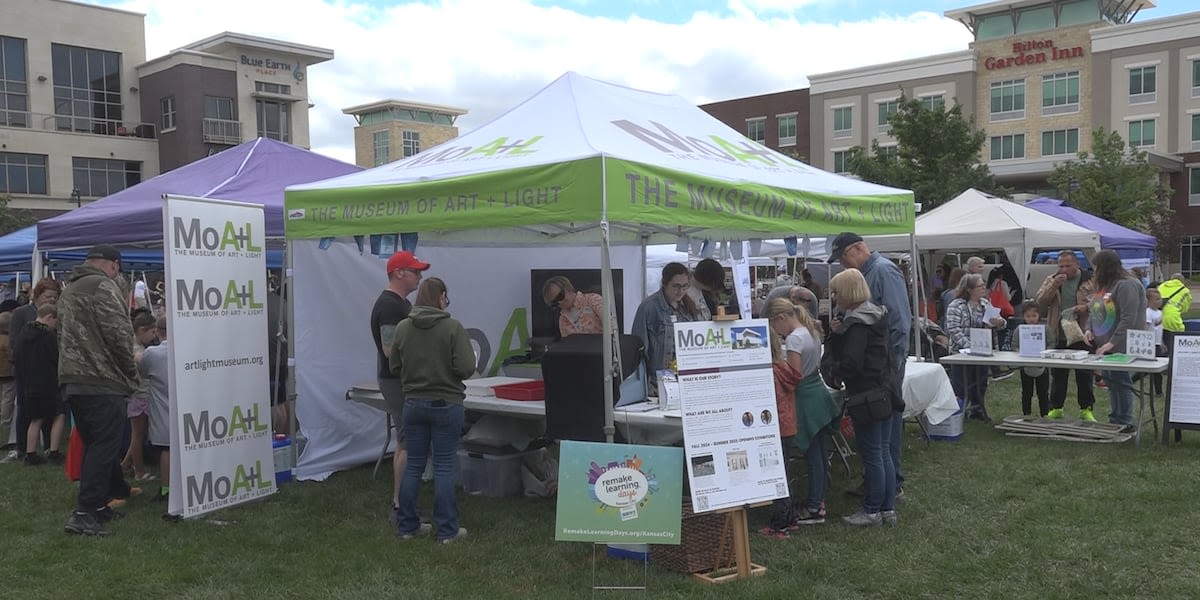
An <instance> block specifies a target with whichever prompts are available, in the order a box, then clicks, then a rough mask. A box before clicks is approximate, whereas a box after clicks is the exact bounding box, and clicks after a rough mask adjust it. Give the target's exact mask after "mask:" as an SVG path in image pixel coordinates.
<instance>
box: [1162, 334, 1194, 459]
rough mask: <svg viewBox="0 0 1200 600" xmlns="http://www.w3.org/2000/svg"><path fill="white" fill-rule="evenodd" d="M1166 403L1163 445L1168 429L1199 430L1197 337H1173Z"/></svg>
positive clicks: (1167, 436) (1177, 335)
mask: <svg viewBox="0 0 1200 600" xmlns="http://www.w3.org/2000/svg"><path fill="white" fill-rule="evenodd" d="M1168 348H1169V350H1170V357H1171V366H1170V368H1169V369H1167V385H1166V393H1167V395H1166V400H1165V401H1164V403H1163V430H1162V435H1163V439H1162V441H1163V445H1164V446H1165V445H1166V444H1167V442H1168V439H1169V437H1170V431H1171V430H1172V429H1195V430H1200V334H1196V333H1176V334H1174V336H1172V339H1171V342H1170V345H1169V346H1168Z"/></svg>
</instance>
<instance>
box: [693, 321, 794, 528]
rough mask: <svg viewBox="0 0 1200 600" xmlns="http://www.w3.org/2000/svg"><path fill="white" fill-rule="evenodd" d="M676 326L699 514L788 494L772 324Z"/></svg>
mask: <svg viewBox="0 0 1200 600" xmlns="http://www.w3.org/2000/svg"><path fill="white" fill-rule="evenodd" d="M676 327H677V330H678V334H677V335H678V340H677V342H679V343H677V344H676V353H677V357H678V361H679V366H680V373H679V395H680V400H681V403H682V412H683V437H684V453H685V458H686V467H687V471H688V477H689V481H690V483H691V491H692V507H693V510H694V511H695V512H697V513H702V512H708V511H714V510H720V509H723V508H732V507H738V506H744V505H746V504H754V503H758V502H765V501H770V500H774V499H776V498H785V497H787V495H788V487H787V473H786V471H785V468H786V465H785V464H784V457H783V448H782V445H781V443H780V438H779V423H778V415H777V414H776V405H775V379H774V372H773V371H772V369H771V350H770V348H769V346H768V344H769V341H768V340H769V339H770V338H769V337H767V335H766V334H767V321H766V320H763V319H751V320H739V321H731V322H728V323H703V322H702V323H682V324H679V325H677V326H676ZM685 340H686V341H687V344H684V343H683V342H684V341H685ZM759 340H762V341H761V345H760V341H759Z"/></svg>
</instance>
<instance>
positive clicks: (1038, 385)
mask: <svg viewBox="0 0 1200 600" xmlns="http://www.w3.org/2000/svg"><path fill="white" fill-rule="evenodd" d="M1035 391H1036V392H1037V399H1038V416H1039V417H1044V416H1046V413H1048V412H1050V371H1049V370H1046V371H1042V374H1041V375H1038V376H1037V377H1034V376H1032V375H1027V374H1026V373H1025V369H1021V413H1022V414H1026V415H1028V414H1030V411H1031V410H1033V394H1034V392H1035Z"/></svg>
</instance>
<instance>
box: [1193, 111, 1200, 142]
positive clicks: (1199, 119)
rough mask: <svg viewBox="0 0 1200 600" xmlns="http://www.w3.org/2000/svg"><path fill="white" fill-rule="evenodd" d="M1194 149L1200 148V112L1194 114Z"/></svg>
mask: <svg viewBox="0 0 1200 600" xmlns="http://www.w3.org/2000/svg"><path fill="white" fill-rule="evenodd" d="M1192 150H1200V114H1194V115H1192Z"/></svg>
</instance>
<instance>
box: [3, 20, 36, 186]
mask: <svg viewBox="0 0 1200 600" xmlns="http://www.w3.org/2000/svg"><path fill="white" fill-rule="evenodd" d="M25 59H26V56H25V40H23V39H20V38H12V37H4V36H0V127H29V82H28V80H27V79H26V70H25ZM42 193H43V194H44V193H45V192H42Z"/></svg>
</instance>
